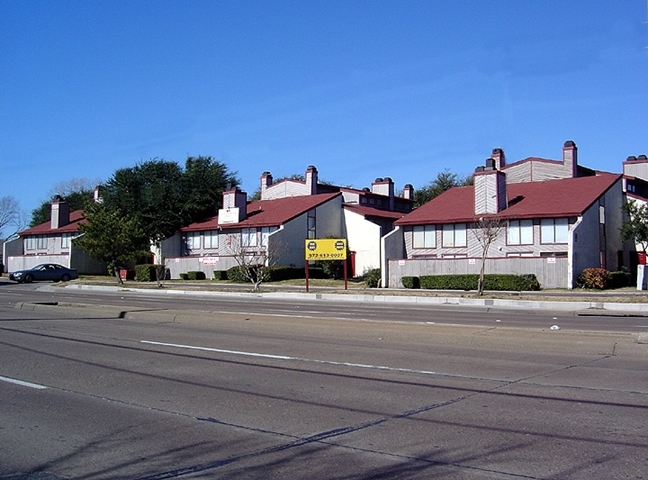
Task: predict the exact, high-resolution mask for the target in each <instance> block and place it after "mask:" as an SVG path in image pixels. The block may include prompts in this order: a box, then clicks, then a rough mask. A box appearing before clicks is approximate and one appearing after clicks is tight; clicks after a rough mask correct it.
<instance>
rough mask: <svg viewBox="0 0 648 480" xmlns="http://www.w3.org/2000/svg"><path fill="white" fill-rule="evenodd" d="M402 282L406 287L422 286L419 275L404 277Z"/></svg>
mask: <svg viewBox="0 0 648 480" xmlns="http://www.w3.org/2000/svg"><path fill="white" fill-rule="evenodd" d="M401 282H402V283H403V287H405V288H421V280H420V279H419V277H403V278H402V279H401Z"/></svg>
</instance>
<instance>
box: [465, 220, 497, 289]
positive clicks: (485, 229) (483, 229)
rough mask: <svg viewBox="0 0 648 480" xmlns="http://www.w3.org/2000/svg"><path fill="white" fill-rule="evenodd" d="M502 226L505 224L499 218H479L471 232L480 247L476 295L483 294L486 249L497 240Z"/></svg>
mask: <svg viewBox="0 0 648 480" xmlns="http://www.w3.org/2000/svg"><path fill="white" fill-rule="evenodd" d="M504 225H505V222H504V221H503V220H502V219H501V218H496V217H480V218H479V220H478V221H477V222H475V225H474V228H473V230H472V231H473V233H474V234H475V238H476V239H477V241H478V242H479V246H480V247H481V267H480V269H479V281H478V282H477V295H483V294H484V276H485V274H486V257H487V256H488V249H489V248H490V246H491V245H492V244H493V242H494V241H495V240H496V239H497V237H498V236H499V234H500V232H501V231H502V228H503V227H504Z"/></svg>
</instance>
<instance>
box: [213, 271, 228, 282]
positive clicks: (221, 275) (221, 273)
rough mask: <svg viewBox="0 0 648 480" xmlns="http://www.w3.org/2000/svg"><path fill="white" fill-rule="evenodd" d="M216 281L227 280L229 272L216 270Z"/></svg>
mask: <svg viewBox="0 0 648 480" xmlns="http://www.w3.org/2000/svg"><path fill="white" fill-rule="evenodd" d="M214 280H227V270H214Z"/></svg>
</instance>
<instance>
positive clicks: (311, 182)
mask: <svg viewBox="0 0 648 480" xmlns="http://www.w3.org/2000/svg"><path fill="white" fill-rule="evenodd" d="M317 180H318V179H317V168H315V167H314V166H313V165H309V166H308V168H307V169H306V191H307V192H308V193H307V195H317Z"/></svg>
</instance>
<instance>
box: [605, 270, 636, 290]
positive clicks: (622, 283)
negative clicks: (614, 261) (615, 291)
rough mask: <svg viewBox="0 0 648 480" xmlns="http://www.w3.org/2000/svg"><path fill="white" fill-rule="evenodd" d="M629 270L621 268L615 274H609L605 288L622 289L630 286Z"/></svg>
mask: <svg viewBox="0 0 648 480" xmlns="http://www.w3.org/2000/svg"><path fill="white" fill-rule="evenodd" d="M630 279H631V277H630V270H628V268H627V267H625V268H624V267H621V268H620V269H619V271H617V272H610V278H609V279H608V286H607V288H623V287H627V286H629V285H630Z"/></svg>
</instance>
